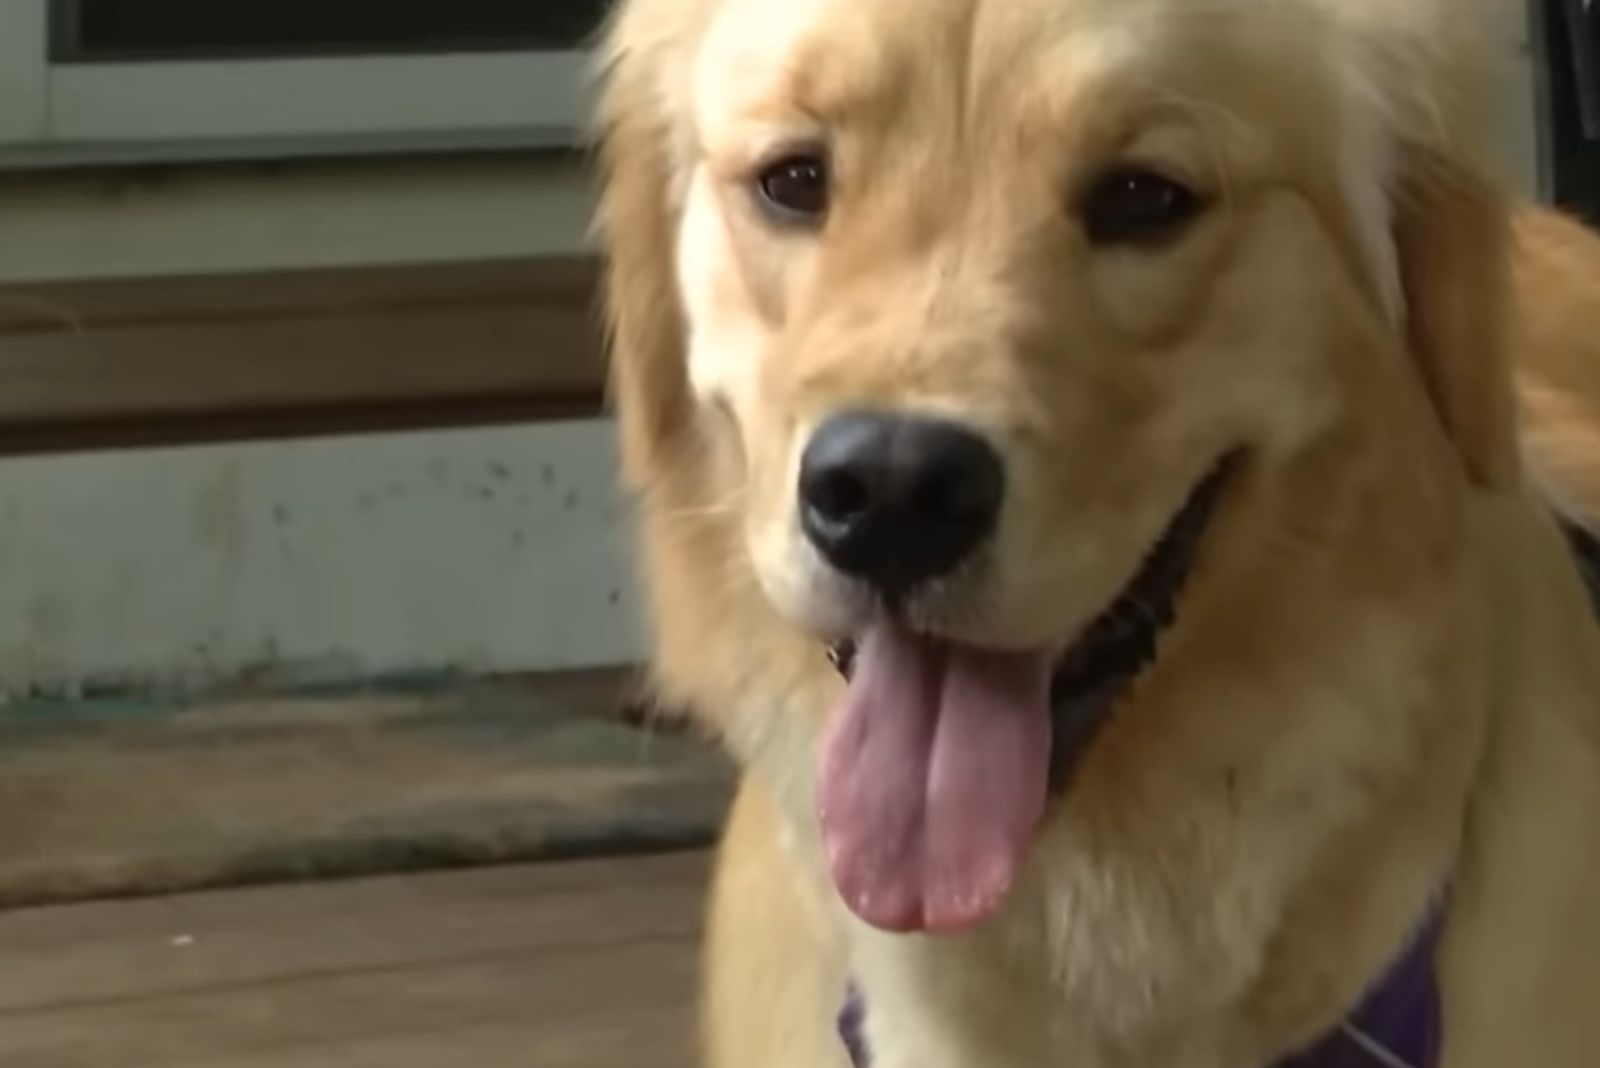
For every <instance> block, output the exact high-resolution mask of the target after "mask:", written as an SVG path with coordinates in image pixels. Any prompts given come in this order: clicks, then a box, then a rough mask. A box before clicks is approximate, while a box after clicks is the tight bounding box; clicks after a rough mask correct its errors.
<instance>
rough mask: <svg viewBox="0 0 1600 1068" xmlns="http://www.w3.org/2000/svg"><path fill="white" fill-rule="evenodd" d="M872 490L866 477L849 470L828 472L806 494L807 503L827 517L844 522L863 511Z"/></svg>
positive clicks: (869, 502) (869, 499)
mask: <svg viewBox="0 0 1600 1068" xmlns="http://www.w3.org/2000/svg"><path fill="white" fill-rule="evenodd" d="M871 500H872V491H871V490H870V489H869V488H868V486H867V482H866V479H865V478H864V477H862V476H861V475H858V474H856V473H853V472H850V471H834V472H830V473H829V474H828V475H827V477H825V478H821V479H819V480H818V482H817V485H816V486H815V487H814V488H812V490H811V491H810V492H809V493H808V494H807V503H808V504H809V505H810V506H811V507H812V508H814V509H816V510H817V511H819V512H821V513H822V514H823V515H824V516H826V517H827V518H829V519H831V520H834V521H835V522H844V521H847V520H849V519H850V518H852V517H854V516H858V515H860V514H861V513H862V512H865V511H866V510H867V508H868V507H869V506H870V504H871Z"/></svg>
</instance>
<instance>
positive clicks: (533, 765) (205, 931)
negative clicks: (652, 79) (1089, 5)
mask: <svg viewBox="0 0 1600 1068" xmlns="http://www.w3.org/2000/svg"><path fill="white" fill-rule="evenodd" d="M604 7H605V4H604V3H602V2H601V0H523V2H520V3H518V2H509V0H451V2H450V3H441V2H437V0H435V2H428V0H316V2H313V0H229V2H228V3H217V2H215V0H0V457H3V459H0V576H3V579H4V582H3V585H4V590H5V594H4V596H0V693H3V695H4V697H5V702H4V704H3V706H0V906H3V908H4V911H0V960H3V961H4V962H5V967H4V969H0V1021H3V1024H0V1064H5V1065H17V1066H19V1068H68V1066H71V1068H82V1066H94V1068H98V1066H115V1068H157V1066H160V1068H176V1066H196V1068H198V1066H206V1068H245V1066H251V1068H254V1066H268V1065H296V1066H300V1068H319V1066H328V1068H333V1066H339V1068H351V1066H355V1065H369V1064H370V1065H378V1064H382V1065H383V1066H384V1068H414V1066H424V1065H439V1066H455V1065H462V1064H473V1065H483V1066H494V1065H527V1066H538V1068H555V1066H567V1065H571V1066H585V1068H610V1066H617V1068H621V1066H624V1065H626V1066H628V1068H655V1066H660V1068H673V1066H683V1065H687V1064H688V1063H689V1062H688V1056H687V1052H686V1051H687V1035H688V1031H689V1028H690V1019H689V1003H690V999H691V997H692V992H693V976H694V940H695V937H696V930H697V926H698V922H699V916H698V913H699V908H700V893H701V888H702V883H703V878H704V871H705V855H704V852H703V850H704V848H705V846H706V845H707V844H708V843H709V842H710V841H711V838H712V836H713V833H714V830H715V827H716V822H717V819H718V817H719V814H720V812H721V809H722V807H723V805H724V804H725V800H726V797H727V791H728V771H727V769H726V767H725V766H724V764H723V763H722V761H721V760H720V759H719V758H717V757H716V756H715V755H713V754H712V752H711V751H710V750H709V748H708V747H707V746H705V745H704V744H702V743H701V742H700V741H699V740H698V739H696V738H695V737H694V736H693V735H692V734H688V733H685V732H683V731H682V730H680V729H679V728H678V726H677V724H675V723H674V722H673V721H672V720H671V719H670V718H666V719H661V718H660V717H659V716H652V710H648V709H641V708H640V707H638V704H637V702H636V701H634V700H633V698H634V683H635V670H634V669H635V665H636V664H637V663H638V661H639V658H640V655H641V645H640V638H639V628H638V626H637V622H636V618H637V612H638V604H637V597H636V589H635V584H634V582H633V580H632V577H631V576H630V574H629V569H628V557H627V553H626V551H625V538H626V534H625V524H626V515H625V502H623V500H622V499H621V498H620V496H619V495H618V493H617V491H616V490H615V488H614V486H613V477H614V465H615V457H614V452H613V444H612V440H611V433H610V429H609V427H608V425H607V422H606V420H605V418H604V415H603V403H602V402H603V390H602V361H601V354H600V339H599V333H598V330H597V329H596V322H597V320H596V316H595V301H596V291H595V288H596V263H595V259H594V255H593V249H592V246H591V243H590V240H589V236H588V223H589V214H590V208H591V204H592V198H593V193H594V189H593V184H592V181H591V177H590V174H589V170H588V166H587V160H586V158H585V149H586V145H585V134H584V118H585V114H586V110H587V99H588V95H589V90H588V86H587V83H586V70H587V64H588V62H589V60H588V56H587V55H586V45H587V42H588V41H589V40H590V39H591V35H592V34H593V32H594V30H595V27H596V26H597V25H598V23H599V20H600V19H601V18H602V17H603V13H604V12H603V8H604ZM1507 12H1508V19H1507V22H1506V26H1505V29H1504V55H1505V59H1506V64H1505V90H1504V93H1503V95H1502V97H1501V101H1502V103H1503V109H1504V113H1503V119H1504V128H1505V131H1506V136H1505V142H1504V153H1503V157H1504V159H1503V161H1504V164H1505V168H1506V172H1507V174H1508V175H1509V176H1510V177H1511V179H1512V180H1513V181H1514V182H1516V183H1517V184H1518V185H1519V186H1520V187H1521V188H1523V189H1524V190H1526V191H1528V192H1530V193H1532V194H1535V195H1538V196H1540V197H1543V198H1545V199H1548V200H1554V201H1558V202H1560V203H1562V204H1565V205H1567V206H1569V207H1571V208H1573V209H1574V210H1578V211H1581V212H1586V213H1588V214H1590V216H1591V217H1593V218H1595V219H1596V220H1597V221H1600V30H1597V29H1596V26H1597V15H1596V8H1595V5H1594V3H1593V0H1535V2H1534V3H1533V5H1532V6H1531V7H1530V8H1529V9H1528V10H1526V11H1523V10H1520V9H1517V8H1516V7H1515V6H1514V5H1513V4H1507ZM655 712H657V713H659V710H655ZM646 719H648V720H649V721H650V722H649V725H648V726H645V725H642V721H643V720H646Z"/></svg>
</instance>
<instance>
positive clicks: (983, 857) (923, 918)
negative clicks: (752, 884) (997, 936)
mask: <svg viewBox="0 0 1600 1068" xmlns="http://www.w3.org/2000/svg"><path fill="white" fill-rule="evenodd" d="M1050 675H1051V664H1050V661H1049V659H1048V658H1047V657H1045V656H1042V655H1031V654H1017V653H999V652H992V651H984V650H978V649H973V648H967V647H963V646H958V645H953V644H950V643H946V642H940V641H937V640H935V639H932V638H927V637H922V636H918V635H914V634H912V633H910V632H908V631H906V630H905V629H903V628H901V627H900V626H898V625H896V624H894V623H891V622H884V623H880V624H878V625H877V626H875V627H874V628H873V629H872V630H871V631H869V632H868V633H867V634H866V635H864V636H863V638H862V641H861V643H860V646H859V650H858V652H857V655H856V659H855V664H854V670H853V679H852V682H851V684H850V690H849V693H848V695H847V696H846V697H845V700H844V702H843V703H842V705H841V707H839V708H838V709H836V710H835V712H834V715H833V718H832V721H831V723H830V724H829V727H828V731H827V737H826V738H825V739H824V744H823V751H822V766H821V774H820V777H819V784H818V793H817V807H818V814H819V816H820V818H821V821H822V833H823V839H824V841H825V843H826V845H827V851H828V860H829V864H830V865H831V867H832V871H833V879H834V883H835V884H836V885H837V887H838V889H839V892H840V894H841V895H842V896H843V897H844V900H845V902H846V904H848V905H849V906H850V908H851V909H852V910H853V911H854V912H855V913H856V914H857V915H858V916H860V917H861V919H863V920H864V921H866V922H867V923H869V924H872V925H873V926H875V927H879V928H883V929H885V930H891V931H930V932H942V933H948V932H955V931H961V930H964V929H967V928H970V927H972V926H974V925H976V924H978V923H980V922H982V921H983V920H985V919H987V918H988V917H990V916H991V915H993V914H994V913H995V912H996V911H997V910H998V909H999V908H1000V905H1001V903H1002V902H1003V901H1004V899H1005V896H1006V894H1007V892H1008V891H1009V890H1010V889H1011V885H1012V883H1013V882H1014V881H1015V879H1016V876H1017V871H1018V869H1019V868H1020V867H1021V864H1022V860H1023V857H1024V856H1025V854H1026V852H1027V848H1028V846H1029V844H1030V842H1031V840H1032V838H1033V833H1034V830H1035V828H1036V827H1037V825H1038V822H1039V818H1040V816H1041V814H1042V813H1043V811H1044V804H1045V798H1046V793H1047V790H1048V782H1049V770H1050Z"/></svg>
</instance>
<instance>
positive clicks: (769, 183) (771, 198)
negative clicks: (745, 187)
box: [756, 153, 829, 225]
mask: <svg viewBox="0 0 1600 1068" xmlns="http://www.w3.org/2000/svg"><path fill="white" fill-rule="evenodd" d="M756 187H757V189H758V190H759V192H760V194H761V201H762V204H763V205H764V206H765V207H766V209H767V210H768V212H769V213H771V214H773V215H775V216H776V217H777V218H778V219H779V220H780V221H782V222H786V223H797V224H804V225H811V224H815V223H817V222H820V221H821V219H822V217H823V216H824V215H826V214H827V213H828V191H829V190H828V164H827V161H826V160H825V159H823V157H822V156H821V155H820V154H814V153H797V154H795V155H792V156H785V157H784V158H783V159H780V160H779V161H778V162H776V163H773V164H771V165H769V166H767V167H766V168H765V169H764V170H762V171H761V173H760V174H759V175H758V176H757V178H756Z"/></svg>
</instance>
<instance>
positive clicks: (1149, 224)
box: [1079, 168, 1206, 245]
mask: <svg viewBox="0 0 1600 1068" xmlns="http://www.w3.org/2000/svg"><path fill="white" fill-rule="evenodd" d="M1205 206H1206V202H1205V199H1204V198H1203V197H1202V196H1201V195H1200V194H1199V193H1197V192H1195V191H1194V190H1193V189H1190V188H1189V187H1188V186H1186V185H1183V184H1182V183H1180V182H1176V181H1174V180H1173V179H1171V178H1168V177H1166V176H1165V175H1162V174H1157V173H1156V172H1155V171H1149V170H1143V169H1139V168H1120V169H1118V170H1114V171H1112V172H1110V173H1109V174H1105V175H1102V176H1101V177H1100V178H1099V179H1098V180H1097V181H1096V182H1095V183H1094V185H1092V186H1091V187H1090V188H1089V194H1088V196H1086V197H1084V199H1083V202H1082V204H1081V206H1080V208H1079V210H1080V212H1081V214H1082V217H1083V227H1084V231H1085V232H1086V233H1087V234H1088V235H1089V240H1090V242H1091V243H1093V244H1096V245H1142V244H1154V243H1156V242H1160V241H1162V240H1164V239H1166V238H1169V237H1172V236H1174V235H1175V234H1177V233H1178V232H1179V231H1180V230H1182V229H1183V228H1184V227H1185V226H1186V225H1188V224H1189V223H1190V222H1193V221H1194V219H1195V217H1196V216H1198V215H1199V214H1200V213H1201V211H1203V210H1204V209H1205Z"/></svg>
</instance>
